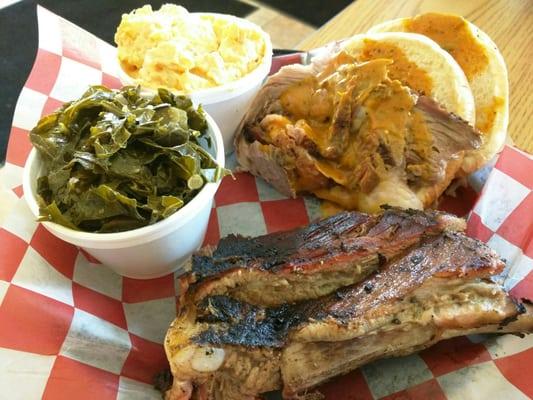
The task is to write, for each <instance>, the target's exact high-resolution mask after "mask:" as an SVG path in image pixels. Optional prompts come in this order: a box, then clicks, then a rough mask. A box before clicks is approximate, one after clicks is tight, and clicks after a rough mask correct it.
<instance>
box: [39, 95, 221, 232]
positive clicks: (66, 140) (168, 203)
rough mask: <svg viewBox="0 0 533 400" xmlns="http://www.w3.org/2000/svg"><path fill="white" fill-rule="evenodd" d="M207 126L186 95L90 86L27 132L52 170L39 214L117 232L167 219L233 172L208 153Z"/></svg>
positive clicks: (42, 184) (44, 181) (43, 184)
mask: <svg viewBox="0 0 533 400" xmlns="http://www.w3.org/2000/svg"><path fill="white" fill-rule="evenodd" d="M206 128H207V123H206V120H205V118H204V116H203V111H202V109H201V108H198V109H195V108H194V107H193V105H192V103H191V101H190V99H189V98H187V97H185V96H174V95H173V94H171V93H170V92H168V91H167V90H164V89H160V90H159V91H158V94H157V95H156V96H154V97H153V98H151V99H149V98H146V97H142V96H141V95H140V93H139V88H138V87H133V86H126V87H124V88H122V89H121V90H111V89H108V88H106V87H104V86H93V87H91V88H90V89H89V90H88V91H87V92H86V93H85V94H84V95H83V96H82V97H81V98H80V99H79V100H76V101H73V102H70V103H66V104H64V105H63V106H62V107H61V108H60V109H59V110H57V111H56V112H54V113H53V114H51V115H48V116H45V117H43V118H42V119H41V120H40V121H39V123H38V124H37V126H36V127H35V128H33V129H32V131H31V133H30V139H31V142H32V143H33V145H34V146H35V148H37V150H38V151H39V153H40V155H41V157H42V159H43V162H44V165H45V170H46V171H47V173H48V174H47V175H46V176H42V177H40V178H39V181H38V184H37V186H38V189H37V193H38V201H39V203H40V214H41V215H40V220H42V221H54V222H56V223H59V224H61V225H65V226H67V227H69V228H73V229H79V230H84V231H89V232H120V231H125V230H130V229H135V228H139V227H142V226H145V225H149V224H153V223H155V222H157V221H159V220H161V219H163V218H166V217H168V216H169V215H171V214H172V213H174V212H175V211H176V210H179V209H180V208H181V207H183V205H184V204H186V203H187V202H188V201H190V200H191V199H192V198H193V197H194V196H195V195H196V193H198V191H199V190H200V189H201V188H202V187H203V186H204V184H205V183H206V182H215V181H218V180H219V179H221V178H222V177H223V176H224V175H226V174H227V173H228V171H227V170H225V169H223V168H220V167H219V166H218V165H217V164H216V163H215V161H214V160H213V158H212V157H211V155H210V153H209V152H208V151H206V149H207V148H209V147H210V146H211V142H210V140H209V139H210V138H209V137H208V135H207V133H206Z"/></svg>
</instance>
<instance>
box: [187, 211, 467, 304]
mask: <svg viewBox="0 0 533 400" xmlns="http://www.w3.org/2000/svg"><path fill="white" fill-rule="evenodd" d="M463 229H464V220H462V219H460V218H457V217H454V216H452V215H449V214H445V213H442V212H438V211H426V212H423V211H418V210H399V209H396V208H391V209H386V210H384V211H383V213H382V214H380V215H378V216H375V215H374V216H371V215H368V214H363V213H357V212H344V213H340V214H337V215H335V216H333V217H330V218H327V219H324V220H322V221H319V222H317V223H315V224H312V225H310V226H308V227H305V228H299V229H295V230H292V231H289V232H280V233H274V234H270V235H264V236H259V237H256V238H242V237H238V236H233V235H232V236H228V237H226V238H224V239H222V240H221V242H220V244H219V246H218V248H217V249H216V250H215V251H214V252H213V253H212V255H211V256H208V255H196V256H194V257H193V265H192V272H191V273H189V274H187V275H185V276H183V277H182V278H181V280H180V285H181V293H186V292H187V291H188V293H189V295H190V294H191V293H194V298H195V301H199V300H201V299H202V298H204V297H206V296H208V295H215V294H227V295H230V296H233V297H235V298H238V299H240V300H244V301H247V302H250V303H252V304H260V305H268V306H273V305H278V304H283V303H287V302H295V301H301V300H306V299H310V298H316V297H320V296H323V295H326V294H329V293H331V292H332V291H334V290H336V289H337V288H339V287H341V286H347V285H350V284H353V283H356V282H358V281H359V280H361V279H363V278H364V277H365V276H367V275H368V274H369V273H371V272H373V271H375V270H376V269H378V268H379V267H380V266H382V265H383V264H384V263H385V262H386V261H387V260H389V259H391V258H392V257H394V256H395V255H396V254H398V253H400V252H401V251H403V250H404V249H406V248H408V247H410V246H413V245H416V244H417V243H419V242H420V241H421V240H423V239H424V238H425V237H426V236H432V235H438V234H440V233H441V232H443V231H456V230H463Z"/></svg>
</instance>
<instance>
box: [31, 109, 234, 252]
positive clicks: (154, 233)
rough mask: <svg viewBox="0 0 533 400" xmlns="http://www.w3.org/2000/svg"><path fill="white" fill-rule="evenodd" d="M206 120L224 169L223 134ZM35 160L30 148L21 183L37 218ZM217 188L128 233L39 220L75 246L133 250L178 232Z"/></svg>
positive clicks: (213, 186)
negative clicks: (154, 221)
mask: <svg viewBox="0 0 533 400" xmlns="http://www.w3.org/2000/svg"><path fill="white" fill-rule="evenodd" d="M205 118H206V120H207V125H208V131H207V132H208V133H209V135H210V136H211V137H212V138H213V139H214V142H215V151H216V155H215V161H216V162H217V164H218V165H219V166H220V167H224V163H225V158H224V144H223V142H222V134H221V133H220V130H219V128H218V126H217V124H216V123H215V121H214V120H213V118H212V117H211V116H209V115H208V114H207V113H205ZM37 159H38V154H37V150H36V149H35V148H33V149H32V150H31V152H30V155H29V156H28V159H27V160H26V164H25V166H24V175H23V183H22V185H23V190H24V197H25V199H26V202H27V203H28V206H29V207H30V210H31V211H32V213H33V214H34V215H35V216H38V215H39V205H38V203H37V200H36V199H35V196H34V193H33V191H32V178H31V169H32V168H31V166H32V164H33V163H34V162H36V161H37ZM219 185H220V180H219V181H218V182H215V183H206V184H205V185H204V187H203V188H202V189H201V190H200V191H199V192H198V193H197V194H196V196H194V198H193V199H192V200H191V201H189V202H188V203H187V204H185V205H184V206H183V207H182V208H180V209H179V210H178V211H176V212H175V213H174V214H172V215H171V216H169V217H168V218H165V219H163V220H161V221H159V222H156V223H155V224H153V225H147V226H144V227H142V228H137V229H132V230H129V231H124V232H115V233H92V232H84V231H76V230H74V229H70V228H67V227H65V226H63V225H60V224H57V223H55V222H50V221H42V222H41V223H42V224H43V225H44V226H45V227H46V228H47V229H48V230H49V231H51V232H52V233H54V234H57V236H59V237H60V238H61V239H63V240H65V241H67V242H69V243H72V244H75V245H78V246H82V247H91V248H98V249H113V248H123V247H132V246H135V245H138V244H142V243H147V242H151V241H153V240H156V239H159V238H160V237H162V236H164V235H166V234H167V233H169V232H172V231H175V230H177V229H179V227H180V226H182V225H184V224H185V223H186V222H188V221H189V220H190V219H191V218H193V217H194V216H195V213H196V212H197V211H198V210H200V209H201V208H202V207H201V205H202V204H204V203H205V202H207V201H210V200H211V199H213V197H214V195H215V192H216V191H217V189H218V186H219Z"/></svg>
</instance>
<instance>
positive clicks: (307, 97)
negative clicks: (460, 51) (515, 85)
mask: <svg viewBox="0 0 533 400" xmlns="http://www.w3.org/2000/svg"><path fill="white" fill-rule="evenodd" d="M474 124H475V103H474V97H473V95H472V91H471V89H470V86H469V83H468V80H467V77H466V76H465V73H464V72H463V70H462V69H461V67H460V66H459V64H458V63H457V62H456V61H455V60H454V59H453V57H452V56H451V55H450V54H449V53H448V52H446V51H444V50H443V49H442V48H440V47H439V45H438V44H437V43H436V42H434V41H432V40H431V39H428V38H427V37H425V36H423V35H419V34H414V33H399V32H389V33H375V34H364V35H356V36H354V37H352V38H351V39H349V40H347V41H345V42H343V43H342V44H341V45H338V46H336V47H331V48H330V49H329V51H328V52H327V54H323V55H321V56H320V57H318V58H315V59H314V60H313V62H312V63H311V64H310V65H307V66H302V65H290V66H286V67H284V68H282V69H281V70H280V71H279V72H278V73H277V74H275V75H273V76H272V77H270V78H269V80H268V81H267V82H266V84H265V85H264V87H263V88H262V89H261V91H260V92H259V93H258V95H257V96H256V98H255V99H254V101H253V103H252V105H251V107H250V109H249V111H248V113H247V114H246V115H245V117H244V119H243V121H242V123H241V126H240V128H239V130H238V132H237V135H236V138H235V147H236V153H237V159H238V161H239V163H240V164H241V166H242V167H243V168H244V169H245V170H248V171H250V172H252V173H253V174H254V175H258V176H261V177H263V178H264V179H265V180H266V181H268V182H269V183H270V184H272V185H273V186H274V187H275V188H276V189H278V190H279V191H280V192H281V193H283V194H285V195H289V196H293V197H294V196H296V195H298V194H301V193H312V194H314V195H316V196H317V197H319V198H321V199H324V200H329V201H331V202H333V203H336V204H338V205H340V206H341V207H342V208H346V209H357V210H361V211H365V212H377V211H379V208H380V206H381V205H383V204H388V205H392V206H399V207H405V208H407V207H410V208H417V209H424V208H427V207H429V206H431V205H432V204H434V203H435V202H436V200H437V199H438V198H439V196H440V195H441V194H442V193H443V191H444V190H445V189H446V188H447V186H448V185H449V184H450V182H451V181H452V180H453V179H454V178H455V177H457V176H458V175H460V174H466V173H470V172H472V171H474V170H475V169H476V168H478V167H479V163H466V164H465V162H464V156H465V154H473V153H475V151H477V149H478V148H479V147H480V145H482V143H483V141H482V137H481V134H480V132H479V131H478V130H476V129H475V128H474V127H473V126H474Z"/></svg>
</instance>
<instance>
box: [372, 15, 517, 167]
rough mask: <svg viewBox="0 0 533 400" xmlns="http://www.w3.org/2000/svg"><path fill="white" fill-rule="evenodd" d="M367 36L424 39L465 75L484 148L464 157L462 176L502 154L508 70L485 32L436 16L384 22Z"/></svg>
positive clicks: (461, 20)
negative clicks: (393, 34) (400, 34)
mask: <svg viewBox="0 0 533 400" xmlns="http://www.w3.org/2000/svg"><path fill="white" fill-rule="evenodd" d="M369 32H370V33H371V34H375V33H378V32H412V33H417V34H422V35H425V36H427V37H428V38H430V39H432V40H433V41H435V42H436V43H438V44H439V46H441V47H442V48H443V49H445V50H446V51H448V52H449V54H450V55H451V56H452V57H453V58H454V59H455V60H456V61H457V63H458V64H459V65H460V67H461V68H462V70H463V71H464V73H465V75H466V77H467V79H468V82H469V84H470V88H471V90H472V93H473V95H474V102H475V108H476V128H477V129H478V130H479V131H481V132H482V133H483V144H482V146H481V148H480V149H478V150H475V151H471V152H467V153H466V155H465V158H464V160H463V165H462V173H463V174H468V173H470V172H472V171H475V170H476V169H478V168H479V167H481V166H482V165H483V164H485V163H486V162H487V161H489V160H490V159H492V158H493V157H494V155H495V154H496V153H497V152H498V151H500V150H501V148H502V147H503V144H504V142H505V139H506V136H507V125H508V123H509V84H508V77H507V68H506V66H505V61H504V59H503V56H502V55H501V53H500V51H499V50H498V48H497V46H496V45H495V44H494V42H493V41H492V40H491V39H490V37H489V36H488V35H487V34H486V33H485V32H483V31H482V30H481V29H479V28H478V27H476V26H475V25H474V24H472V23H471V22H468V21H467V20H465V19H464V18H462V17H460V16H457V15H451V14H438V13H427V14H421V15H418V16H416V17H413V18H400V19H395V20H391V21H386V22H384V23H382V24H379V25H376V26H374V27H373V28H371V29H370V31H369Z"/></svg>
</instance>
